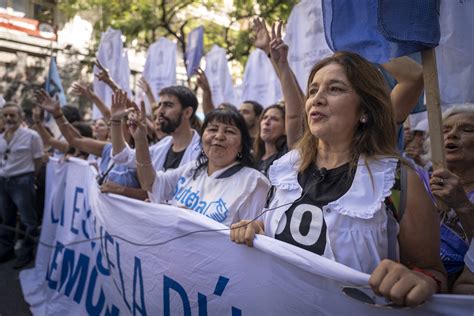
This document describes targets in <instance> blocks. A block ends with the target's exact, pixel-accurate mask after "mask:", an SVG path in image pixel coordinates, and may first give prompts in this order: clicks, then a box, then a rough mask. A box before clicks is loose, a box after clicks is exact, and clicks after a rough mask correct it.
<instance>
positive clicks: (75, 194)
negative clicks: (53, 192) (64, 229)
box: [71, 187, 84, 235]
mask: <svg viewBox="0 0 474 316" xmlns="http://www.w3.org/2000/svg"><path fill="white" fill-rule="evenodd" d="M79 193H80V194H81V195H84V189H83V188H79V187H76V191H75V192H74V204H73V209H72V219H71V232H72V233H74V234H75V235H77V234H78V233H79V230H78V229H77V228H76V227H74V218H75V215H76V213H79V212H80V211H81V209H80V208H77V197H78V195H79Z"/></svg>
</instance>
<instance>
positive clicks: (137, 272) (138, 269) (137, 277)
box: [133, 257, 146, 315]
mask: <svg viewBox="0 0 474 316" xmlns="http://www.w3.org/2000/svg"><path fill="white" fill-rule="evenodd" d="M133 270H134V271H133V315H136V311H139V312H140V314H141V315H146V306H145V291H144V289H143V275H142V263H141V261H140V259H138V258H137V257H135V267H134V269H133ZM137 281H138V285H139V291H140V304H141V306H139V305H138V304H137V301H136V292H137Z"/></svg>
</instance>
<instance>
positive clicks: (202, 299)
mask: <svg viewBox="0 0 474 316" xmlns="http://www.w3.org/2000/svg"><path fill="white" fill-rule="evenodd" d="M198 304H199V316H207V297H206V295H204V294H201V293H199V292H198Z"/></svg>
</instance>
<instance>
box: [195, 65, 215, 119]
mask: <svg viewBox="0 0 474 316" xmlns="http://www.w3.org/2000/svg"><path fill="white" fill-rule="evenodd" d="M196 75H197V85H198V87H199V88H201V89H202V110H203V112H204V115H207V113H209V112H211V111H212V110H214V103H213V102H212V92H211V87H210V86H209V81H208V80H207V76H206V74H205V73H204V71H203V70H202V69H201V68H199V69H196Z"/></svg>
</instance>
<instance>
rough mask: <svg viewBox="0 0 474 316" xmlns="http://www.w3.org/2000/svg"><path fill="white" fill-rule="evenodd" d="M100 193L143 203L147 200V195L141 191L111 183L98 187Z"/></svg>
mask: <svg viewBox="0 0 474 316" xmlns="http://www.w3.org/2000/svg"><path fill="white" fill-rule="evenodd" d="M100 192H102V193H114V194H118V195H123V196H126V197H129V198H132V199H136V200H141V201H144V200H146V199H147V198H148V194H147V192H146V191H145V190H143V189H137V188H130V187H125V186H123V185H120V184H117V183H115V182H112V181H107V182H106V183H104V184H103V185H102V186H101V187H100Z"/></svg>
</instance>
